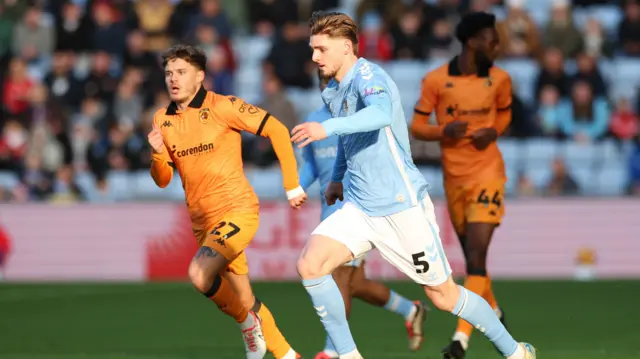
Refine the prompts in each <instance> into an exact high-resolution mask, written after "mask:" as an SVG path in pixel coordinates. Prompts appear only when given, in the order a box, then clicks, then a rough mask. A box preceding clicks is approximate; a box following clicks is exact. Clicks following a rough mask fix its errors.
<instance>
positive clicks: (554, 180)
mask: <svg viewBox="0 0 640 359" xmlns="http://www.w3.org/2000/svg"><path fill="white" fill-rule="evenodd" d="M579 192H580V188H579V187H578V184H577V183H576V181H575V180H574V179H573V177H572V176H571V175H570V174H569V172H568V171H567V167H566V165H565V163H564V161H563V160H562V159H561V158H556V159H555V160H554V161H553V164H552V167H551V179H550V180H549V182H548V183H547V186H546V188H545V194H546V195H548V196H575V195H577V194H578V193H579Z"/></svg>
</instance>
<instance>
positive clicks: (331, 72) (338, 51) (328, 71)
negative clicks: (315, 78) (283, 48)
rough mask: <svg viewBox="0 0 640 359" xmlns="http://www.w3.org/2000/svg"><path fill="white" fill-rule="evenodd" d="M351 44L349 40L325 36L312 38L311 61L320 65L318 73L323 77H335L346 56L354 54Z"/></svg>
mask: <svg viewBox="0 0 640 359" xmlns="http://www.w3.org/2000/svg"><path fill="white" fill-rule="evenodd" d="M350 43H351V42H350V41H349V40H347V39H344V38H331V37H329V36H328V35H325V34H321V35H313V36H311V40H310V41H309V45H310V46H311V49H313V55H312V56H311V59H312V60H313V62H315V63H316V64H318V71H320V74H321V75H322V76H323V77H335V75H336V74H337V73H338V71H339V70H340V68H341V67H342V64H343V63H344V59H345V58H346V56H347V55H348V54H349V53H350V52H352V50H351V46H350Z"/></svg>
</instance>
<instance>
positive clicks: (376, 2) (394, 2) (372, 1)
mask: <svg viewBox="0 0 640 359" xmlns="http://www.w3.org/2000/svg"><path fill="white" fill-rule="evenodd" d="M370 12H376V13H378V14H379V15H380V16H382V18H383V19H384V25H385V27H386V28H392V27H394V26H395V25H396V24H398V21H400V18H401V17H402V16H403V15H404V14H406V9H405V4H404V3H403V0H385V1H380V0H361V1H359V2H358V7H357V8H356V17H355V19H354V20H355V21H356V24H358V26H360V25H361V24H362V21H363V20H364V17H365V16H366V14H368V13H370Z"/></svg>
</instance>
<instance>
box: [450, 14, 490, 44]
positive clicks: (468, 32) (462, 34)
mask: <svg viewBox="0 0 640 359" xmlns="http://www.w3.org/2000/svg"><path fill="white" fill-rule="evenodd" d="M495 26H496V16H495V15H493V14H489V13H487V12H482V11H480V12H470V13H467V14H465V15H464V16H463V17H462V19H461V20H460V22H459V23H458V26H456V38H457V39H458V41H460V42H461V43H462V44H463V45H464V44H466V43H467V41H469V39H471V38H473V37H475V36H477V35H478V34H479V33H480V32H481V31H482V30H484V29H492V28H494V27H495Z"/></svg>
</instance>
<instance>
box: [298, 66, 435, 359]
mask: <svg viewBox="0 0 640 359" xmlns="http://www.w3.org/2000/svg"><path fill="white" fill-rule="evenodd" d="M319 80H320V90H321V91H322V90H324V88H325V87H326V85H327V83H328V79H325V78H322V76H319ZM330 118H331V112H329V109H328V108H327V106H326V105H323V106H322V107H321V108H319V109H318V110H316V111H315V112H313V113H311V114H310V115H309V116H308V117H307V119H306V121H305V122H319V123H323V122H325V121H327V120H329V119H330ZM339 140H340V138H339V137H338V136H331V137H328V138H326V139H324V140H321V141H317V142H314V143H311V144H310V145H308V146H306V147H304V148H303V149H302V151H303V152H302V156H303V158H304V165H303V167H302V170H301V171H300V184H301V186H302V188H303V189H304V190H305V191H307V190H308V189H309V186H311V185H312V184H313V183H314V182H315V181H316V180H317V181H318V182H319V183H320V191H321V192H320V193H321V194H322V193H324V191H325V189H326V188H327V185H328V184H329V182H330V181H331V175H332V172H333V167H334V163H335V160H336V155H337V149H338V146H339ZM343 183H344V184H345V185H346V186H347V187H348V178H345V179H344V180H343ZM343 200H344V199H342V198H341V199H340V200H339V201H336V203H335V204H333V205H332V206H329V205H327V202H326V200H325V199H324V196H322V213H321V220H325V219H326V218H327V217H329V216H330V215H331V214H333V213H334V212H335V211H336V210H338V209H340V208H342V204H343V203H344V202H343ZM333 279H334V280H335V282H336V284H337V285H338V288H339V289H340V293H342V297H343V299H344V302H345V310H346V316H347V318H349V313H350V311H351V298H352V297H355V298H359V299H361V300H363V301H365V302H367V303H369V304H372V305H375V306H378V307H382V308H385V309H387V310H389V311H391V312H394V313H396V314H399V315H401V316H402V317H403V318H404V319H405V327H406V329H407V333H408V334H409V349H410V350H413V351H415V350H418V349H419V348H420V345H421V344H422V341H423V335H422V332H423V330H422V325H423V322H424V320H425V319H426V314H427V312H426V308H425V307H424V305H423V304H422V303H420V302H419V301H411V300H409V299H407V298H405V297H403V296H401V295H399V294H398V293H396V292H394V291H392V290H391V289H389V287H387V286H386V285H384V284H382V283H380V282H378V281H373V280H369V279H367V278H366V276H365V269H364V256H363V257H360V258H357V259H354V260H352V261H350V262H348V263H347V264H345V265H344V266H342V267H339V268H336V270H335V271H334V272H333ZM336 358H338V352H337V351H336V348H335V346H334V345H333V342H331V339H330V338H329V337H328V336H327V338H326V342H325V347H324V349H323V351H321V352H320V353H318V354H317V355H316V357H315V359H336Z"/></svg>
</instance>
